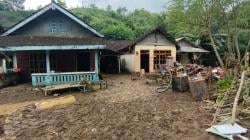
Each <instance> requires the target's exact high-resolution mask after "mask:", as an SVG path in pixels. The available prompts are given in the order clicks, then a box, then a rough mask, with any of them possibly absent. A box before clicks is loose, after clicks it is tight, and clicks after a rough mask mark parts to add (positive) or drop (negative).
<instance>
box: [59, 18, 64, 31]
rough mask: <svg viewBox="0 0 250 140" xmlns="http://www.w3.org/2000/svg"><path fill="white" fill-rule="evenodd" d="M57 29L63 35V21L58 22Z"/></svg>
mask: <svg viewBox="0 0 250 140" xmlns="http://www.w3.org/2000/svg"><path fill="white" fill-rule="evenodd" d="M58 28H59V29H58V30H59V32H60V33H64V32H65V28H64V21H63V20H60V21H59V27H58Z"/></svg>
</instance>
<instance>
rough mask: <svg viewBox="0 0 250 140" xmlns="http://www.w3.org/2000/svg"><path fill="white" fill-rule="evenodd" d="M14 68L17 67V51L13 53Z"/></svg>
mask: <svg viewBox="0 0 250 140" xmlns="http://www.w3.org/2000/svg"><path fill="white" fill-rule="evenodd" d="M13 68H14V69H16V68H17V58H16V53H14V54H13Z"/></svg>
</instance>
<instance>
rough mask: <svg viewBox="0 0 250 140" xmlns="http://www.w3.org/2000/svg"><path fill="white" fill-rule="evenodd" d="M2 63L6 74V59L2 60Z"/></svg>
mask: <svg viewBox="0 0 250 140" xmlns="http://www.w3.org/2000/svg"><path fill="white" fill-rule="evenodd" d="M2 62H3V72H4V73H6V72H7V68H6V59H2Z"/></svg>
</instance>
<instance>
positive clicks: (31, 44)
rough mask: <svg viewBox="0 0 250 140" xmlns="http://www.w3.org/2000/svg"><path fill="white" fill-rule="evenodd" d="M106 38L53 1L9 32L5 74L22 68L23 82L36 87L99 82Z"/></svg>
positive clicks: (4, 43)
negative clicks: (8, 59) (100, 61)
mask: <svg viewBox="0 0 250 140" xmlns="http://www.w3.org/2000/svg"><path fill="white" fill-rule="evenodd" d="M102 38H103V35H102V34H100V33H99V32H97V31H96V30H95V29H94V28H93V27H91V26H90V25H88V24H87V23H85V22H84V21H82V20H81V19H80V18H78V17H76V16H75V15H73V14H72V13H71V12H69V11H68V10H66V9H65V8H63V7H61V6H59V5H58V4H56V3H54V2H52V3H50V4H49V5H47V6H45V7H44V8H42V9H41V10H39V11H37V12H35V13H34V14H32V15H31V16H29V17H27V18H26V19H24V20H22V21H20V22H19V23H17V24H16V25H14V26H12V27H11V28H9V29H8V30H7V31H5V32H4V33H3V34H2V35H1V37H0V51H1V52H4V53H5V54H7V55H8V56H9V57H10V58H12V61H11V63H8V62H6V60H5V59H2V62H3V63H2V67H3V69H4V72H5V73H6V72H8V71H11V70H13V69H17V68H18V69H21V79H22V80H23V81H30V80H31V81H32V85H33V86H43V85H51V84H63V83H69V82H71V83H72V82H79V81H80V80H83V79H86V80H89V81H91V82H97V81H98V80H99V76H98V75H99V70H100V68H99V59H100V58H99V57H100V51H101V50H103V49H105V48H106V45H105V44H106V43H105V41H104V40H103V39H102Z"/></svg>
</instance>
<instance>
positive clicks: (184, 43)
mask: <svg viewBox="0 0 250 140" xmlns="http://www.w3.org/2000/svg"><path fill="white" fill-rule="evenodd" d="M176 42H177V44H178V46H179V47H180V50H178V51H177V61H178V62H180V63H182V64H191V63H199V62H197V61H198V58H199V57H200V55H202V54H204V53H209V51H207V50H204V49H202V48H201V47H199V46H197V45H195V44H194V43H192V42H191V41H189V40H188V39H186V38H185V37H182V38H178V39H176Z"/></svg>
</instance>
